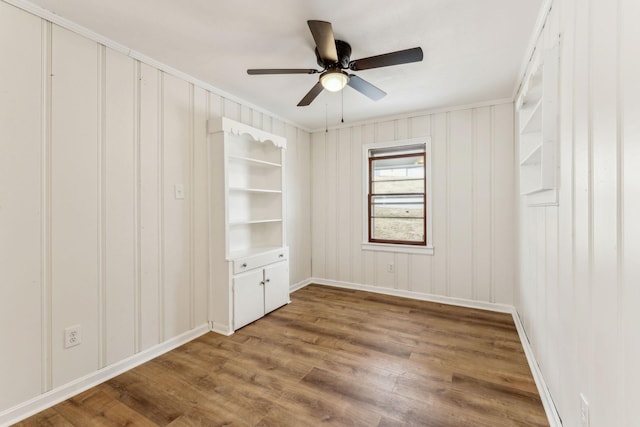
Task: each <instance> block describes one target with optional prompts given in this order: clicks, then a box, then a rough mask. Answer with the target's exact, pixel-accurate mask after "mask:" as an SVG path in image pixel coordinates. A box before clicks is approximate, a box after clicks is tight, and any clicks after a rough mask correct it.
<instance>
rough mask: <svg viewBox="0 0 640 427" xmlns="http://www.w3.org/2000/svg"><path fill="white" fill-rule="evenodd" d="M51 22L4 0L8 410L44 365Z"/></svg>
mask: <svg viewBox="0 0 640 427" xmlns="http://www.w3.org/2000/svg"><path fill="white" fill-rule="evenodd" d="M43 30H45V28H43V26H42V24H41V21H40V19H39V18H36V17H34V16H31V15H27V14H25V13H21V12H20V11H19V10H18V9H16V8H15V7H13V6H9V5H8V4H6V3H2V2H0V58H2V60H1V61H0V76H2V77H1V78H0V94H2V95H1V96H0V183H1V184H0V271H1V272H2V273H0V276H1V277H0V280H1V281H2V284H1V285H0V336H2V337H3V339H2V351H0V378H1V380H0V381H1V382H2V383H3V384H5V386H4V387H3V388H5V389H7V390H9V389H10V393H2V392H0V411H1V410H2V408H6V407H10V406H13V405H16V404H18V403H20V402H22V401H25V400H27V399H28V398H30V397H31V396H33V395H35V394H37V393H39V392H40V391H41V376H42V374H43V371H44V370H43V369H42V363H41V357H43V356H44V354H45V353H43V350H44V349H43V342H42V341H43V340H42V336H43V332H44V331H43V329H44V328H43V322H42V318H43V314H44V313H45V311H44V310H43V307H42V306H41V303H42V302H41V295H43V286H44V282H45V281H46V280H47V278H46V277H45V274H46V271H47V269H46V264H45V259H46V257H47V254H46V253H45V252H44V251H43V249H44V248H43V247H41V245H42V244H43V243H45V244H46V241H45V239H46V234H45V233H46V232H47V230H46V229H43V227H41V224H42V223H43V216H44V218H46V215H47V212H46V205H45V204H46V203H47V200H48V195H46V194H45V192H46V185H45V183H44V181H45V180H46V177H43V174H44V173H47V172H48V166H47V167H46V169H44V168H43V166H44V164H43V163H45V162H46V157H45V156H46V155H47V154H48V152H47V150H48V147H46V145H45V144H46V143H47V142H48V139H47V137H45V136H44V133H43V131H45V132H46V130H45V129H43V122H44V120H43V118H44V114H46V111H43V108H42V101H41V99H43V95H44V94H43V93H42V92H41V90H42V87H43V84H42V82H43V81H44V80H45V79H47V78H48V76H45V75H43V67H42V64H41V61H42V59H43V54H42V52H43V49H46V46H43V34H42V32H43ZM15 40H20V44H18V43H16V42H15ZM15 64H21V65H20V66H16V65H15ZM17 325H19V326H20V327H16V326H17ZM9 349H11V351H9ZM9 384H11V387H8V386H7V385H9ZM42 385H44V384H42Z"/></svg>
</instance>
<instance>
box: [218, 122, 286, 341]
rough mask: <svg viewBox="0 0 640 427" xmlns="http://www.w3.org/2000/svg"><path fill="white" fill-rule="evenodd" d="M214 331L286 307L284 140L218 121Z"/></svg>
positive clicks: (227, 329)
mask: <svg viewBox="0 0 640 427" xmlns="http://www.w3.org/2000/svg"><path fill="white" fill-rule="evenodd" d="M208 131H209V140H210V141H209V146H210V150H209V151H210V154H209V155H210V162H211V169H210V170H211V171H212V172H211V176H210V185H211V191H212V197H211V200H212V203H211V207H210V210H211V215H210V216H211V221H212V222H211V236H210V238H211V246H212V249H213V250H212V259H211V266H212V272H213V274H212V279H211V300H212V301H211V312H210V318H211V322H212V328H213V330H215V331H217V332H221V333H224V334H230V333H232V332H233V331H235V330H236V329H238V328H241V327H242V326H245V325H246V324H248V323H251V322H253V321H254V320H256V319H258V318H260V317H262V316H264V315H265V314H266V313H269V312H270V311H273V310H275V309H276V308H278V307H281V306H282V305H284V304H287V303H288V302H289V261H288V260H289V251H288V248H287V246H286V236H285V232H286V227H285V212H286V209H285V172H284V171H285V161H284V160H285V155H284V150H285V149H286V140H285V138H283V137H281V136H278V135H273V134H271V133H269V132H265V131H262V130H260V129H256V128H254V127H251V126H249V125H246V124H243V123H239V122H236V121H234V120H230V119H228V118H220V119H213V120H210V121H209V123H208Z"/></svg>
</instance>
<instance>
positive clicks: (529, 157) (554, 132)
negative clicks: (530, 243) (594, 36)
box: [516, 45, 559, 206]
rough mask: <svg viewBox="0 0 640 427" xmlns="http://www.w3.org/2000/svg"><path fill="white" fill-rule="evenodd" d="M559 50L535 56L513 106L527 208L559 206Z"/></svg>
mask: <svg viewBox="0 0 640 427" xmlns="http://www.w3.org/2000/svg"><path fill="white" fill-rule="evenodd" d="M558 62H559V46H558V45H556V47H554V48H552V49H548V50H547V51H545V52H542V53H540V54H538V55H536V56H535V57H534V58H533V60H532V62H531V66H530V68H529V72H528V74H527V77H526V79H525V83H524V86H523V89H522V91H521V92H520V96H519V98H518V100H517V102H516V109H517V111H518V122H519V127H518V134H519V152H520V194H521V195H522V196H523V197H526V198H527V204H529V205H530V206H545V205H554V204H557V203H558V191H557V179H558V177H557V175H558V161H557V157H558V156H557V152H558Z"/></svg>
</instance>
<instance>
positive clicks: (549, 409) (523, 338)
mask: <svg viewBox="0 0 640 427" xmlns="http://www.w3.org/2000/svg"><path fill="white" fill-rule="evenodd" d="M512 315H513V323H515V325H516V329H517V330H518V336H519V337H520V342H521V343H522V348H523V349H524V354H525V355H526V356H527V362H529V369H530V370H531V375H533V380H534V381H535V382H536V387H538V394H539V395H540V400H542V406H543V407H544V412H545V413H546V414H547V420H549V425H550V426H551V427H562V421H561V420H560V414H558V410H557V409H556V405H555V404H554V403H553V398H552V397H551V393H550V392H549V388H548V387H547V383H546V381H545V380H544V377H543V376H542V371H541V370H540V366H538V361H537V360H536V357H535V356H534V354H533V348H531V345H530V344H529V338H527V334H526V332H525V329H524V325H523V324H522V321H521V320H520V315H519V314H518V311H517V310H516V309H515V308H514V309H513V312H512Z"/></svg>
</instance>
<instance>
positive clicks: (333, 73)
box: [320, 70, 349, 92]
mask: <svg viewBox="0 0 640 427" xmlns="http://www.w3.org/2000/svg"><path fill="white" fill-rule="evenodd" d="M348 81H349V75H348V74H347V73H345V72H344V71H342V70H329V71H326V72H324V73H322V75H321V76H320V83H321V84H322V87H323V88H325V89H326V90H328V91H329V92H339V91H341V90H342V89H343V88H344V87H345V86H346V85H347V82H348Z"/></svg>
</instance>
